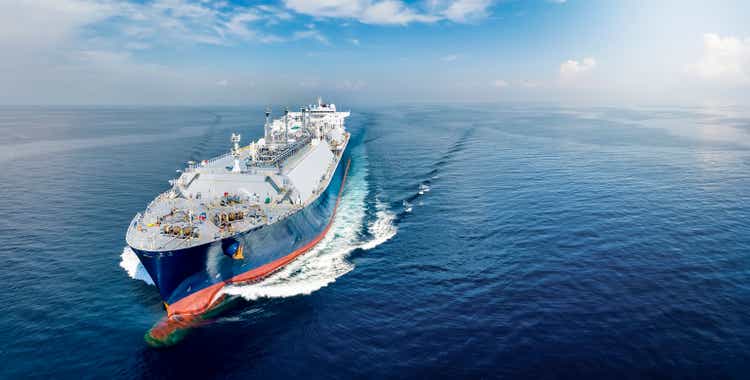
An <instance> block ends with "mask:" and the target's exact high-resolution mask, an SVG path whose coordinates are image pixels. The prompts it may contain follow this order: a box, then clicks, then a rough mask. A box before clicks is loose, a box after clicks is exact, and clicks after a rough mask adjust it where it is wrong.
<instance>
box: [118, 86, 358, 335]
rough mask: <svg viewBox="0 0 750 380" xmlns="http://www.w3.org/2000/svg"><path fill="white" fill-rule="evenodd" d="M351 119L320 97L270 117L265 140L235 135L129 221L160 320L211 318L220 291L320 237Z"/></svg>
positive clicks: (345, 164)
mask: <svg viewBox="0 0 750 380" xmlns="http://www.w3.org/2000/svg"><path fill="white" fill-rule="evenodd" d="M348 116H349V112H339V111H337V110H336V106H335V105H334V104H325V103H323V102H322V101H321V100H320V99H318V102H317V104H314V105H309V106H306V107H301V108H300V110H299V112H289V111H288V110H286V111H285V112H284V115H283V116H282V117H281V118H278V119H275V120H271V119H270V111H266V122H265V125H264V135H263V138H260V139H258V140H257V141H254V142H252V143H250V144H248V145H245V146H242V145H241V144H240V141H241V137H240V135H239V134H232V136H231V150H230V151H229V152H228V153H226V154H224V155H221V156H219V157H215V158H212V159H208V160H203V161H201V162H192V161H191V162H188V166H187V167H186V168H185V169H184V170H182V171H181V174H180V176H179V177H178V178H176V179H174V180H171V181H170V184H171V188H170V189H169V190H168V191H166V192H164V193H162V194H159V195H158V196H157V197H156V198H155V199H154V200H153V201H152V202H151V203H150V204H149V205H148V207H146V210H145V211H143V212H142V213H138V214H137V215H136V216H135V217H134V218H133V221H132V222H131V223H130V226H129V228H128V231H127V235H126V241H127V244H128V245H129V246H130V247H131V248H132V250H133V251H134V252H135V253H136V255H137V256H138V259H139V260H140V262H141V263H142V264H143V266H144V267H145V269H146V270H147V271H148V273H149V275H150V276H151V279H152V280H153V281H154V284H155V285H156V287H157V288H158V289H159V295H160V296H161V298H162V300H163V301H164V305H165V307H166V310H167V318H166V319H165V321H164V323H169V322H170V321H172V322H174V321H178V322H179V321H186V320H191V319H194V318H195V317H196V316H200V315H201V314H203V313H206V312H207V311H210V310H211V309H212V308H215V307H216V306H217V305H218V304H220V303H221V302H220V301H221V299H222V297H223V296H222V295H221V294H222V292H221V290H222V288H223V287H224V286H226V285H229V284H238V283H248V282H254V281H258V280H260V279H263V278H264V277H266V276H268V275H269V274H271V273H272V272H274V271H276V270H278V269H280V268H281V267H283V266H284V265H286V264H288V263H290V262H291V261H293V260H294V259H295V258H297V257H298V256H300V255H302V254H303V253H305V252H306V251H308V250H310V249H311V248H312V247H314V246H315V245H316V244H317V243H318V242H319V241H320V240H321V239H322V238H323V236H324V235H325V234H326V232H327V231H328V229H329V227H330V225H331V223H332V221H333V217H334V215H335V213H336V207H337V205H338V202H339V199H340V196H341V192H342V190H343V186H344V182H345V180H346V175H347V172H348V168H349V158H348V154H347V149H346V148H347V145H348V142H349V136H350V135H349V133H348V132H347V131H346V128H345V127H344V119H345V118H346V117H348ZM157 327H158V325H157ZM162 327H163V326H162ZM155 329H156V327H155ZM162 330H164V329H162ZM167 330H169V329H167ZM153 331H154V330H152V334H151V335H152V338H153V335H154V334H153ZM156 335H158V334H156ZM162 335H163V334H162ZM162 338H163V337H162Z"/></svg>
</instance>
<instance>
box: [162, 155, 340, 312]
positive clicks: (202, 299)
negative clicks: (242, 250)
mask: <svg viewBox="0 0 750 380" xmlns="http://www.w3.org/2000/svg"><path fill="white" fill-rule="evenodd" d="M350 163H351V159H349V160H348V161H347V162H346V169H344V178H342V179H341V188H340V189H339V193H338V195H337V196H336V205H335V206H334V207H333V213H332V215H331V219H330V220H329V221H328V224H327V225H326V228H325V229H323V232H321V233H320V234H319V235H318V236H316V237H315V238H314V239H313V240H311V241H310V242H308V243H307V244H305V245H304V246H303V247H300V248H298V249H297V250H295V251H294V252H292V253H290V254H288V255H286V256H284V257H282V258H280V259H277V260H274V261H272V262H270V263H268V264H265V265H262V266H260V267H258V268H255V269H252V270H249V271H247V272H245V273H241V274H238V275H236V276H234V277H232V278H230V279H228V280H225V281H223V282H219V283H216V284H214V285H211V286H209V287H206V288H204V289H201V290H199V291H197V292H195V293H193V294H191V295H189V296H187V297H185V298H182V299H180V300H179V301H177V302H175V303H173V304H172V305H169V307H167V315H168V316H170V317H171V316H174V315H180V316H183V315H200V314H203V313H205V312H206V311H208V310H209V309H211V307H212V306H213V305H214V304H215V303H217V302H218V301H220V299H216V300H214V297H216V295H217V294H218V293H219V291H220V290H221V289H222V288H223V287H224V286H226V285H231V284H241V283H246V282H253V281H258V280H261V279H263V278H264V277H266V276H268V275H269V274H271V273H273V272H274V271H276V270H278V269H279V268H281V267H283V266H285V265H287V264H289V263H290V262H292V261H294V259H296V258H297V257H299V256H300V255H302V254H304V253H305V252H307V251H309V250H310V249H312V248H313V247H315V245H317V244H318V243H319V242H320V241H321V240H323V238H324V237H325V235H326V234H327V233H328V230H330V229H331V225H333V219H334V218H335V217H336V210H337V209H338V207H339V201H341V195H342V194H343V192H344V184H345V183H346V176H347V174H349V164H350Z"/></svg>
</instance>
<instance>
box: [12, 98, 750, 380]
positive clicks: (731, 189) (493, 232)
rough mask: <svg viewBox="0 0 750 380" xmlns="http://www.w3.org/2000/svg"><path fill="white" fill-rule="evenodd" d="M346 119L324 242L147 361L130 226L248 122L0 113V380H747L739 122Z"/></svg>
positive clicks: (503, 112)
mask: <svg viewBox="0 0 750 380" xmlns="http://www.w3.org/2000/svg"><path fill="white" fill-rule="evenodd" d="M353 110H354V111H355V112H353V114H352V117H351V119H350V120H349V122H348V125H349V128H350V130H351V131H352V133H353V135H354V136H355V137H356V139H355V140H354V141H356V144H354V145H353V146H352V147H351V149H352V154H353V162H352V169H351V175H350V179H349V181H348V183H347V187H346V191H345V193H344V198H343V202H342V204H341V208H340V210H339V213H338V215H337V218H336V220H335V222H334V226H333V228H332V230H331V233H330V234H329V236H327V237H326V239H325V240H324V241H323V242H322V244H321V245H320V246H319V247H318V248H316V249H315V250H313V251H312V252H310V253H308V254H306V255H304V256H303V257H302V258H301V259H300V260H298V261H296V262H295V263H293V264H292V265H290V266H289V267H287V268H285V269H284V270H282V271H280V272H278V273H276V274H274V275H273V276H271V277H270V278H268V279H266V280H265V281H263V282H261V283H258V284H253V285H247V286H233V287H230V288H229V289H227V290H226V292H227V293H230V294H233V295H237V296H240V297H242V298H243V301H241V302H240V303H239V304H238V305H237V306H236V307H235V308H233V309H231V310H228V311H227V312H226V313H224V314H223V315H220V316H219V317H217V318H216V319H215V320H213V321H210V322H208V323H206V324H204V325H202V326H200V327H197V328H195V329H194V331H192V332H191V333H190V335H188V337H187V338H186V339H185V340H184V341H183V342H181V343H180V344H179V345H177V346H175V347H172V348H170V349H166V350H157V349H152V348H150V347H148V346H147V345H146V344H145V343H144V341H143V333H144V332H145V331H147V330H148V329H149V328H150V327H151V325H152V324H153V323H154V322H155V321H157V320H158V319H159V318H160V317H162V316H163V313H164V311H163V308H162V306H161V302H160V300H159V298H158V295H157V292H156V290H155V288H154V287H153V285H151V284H150V283H149V280H150V279H149V278H148V274H147V273H145V271H143V270H142V268H140V267H139V265H138V262H137V259H136V258H135V257H134V256H133V255H132V252H130V251H129V249H127V248H123V246H124V234H125V230H126V228H127V226H128V223H129V222H130V219H131V218H132V217H133V215H134V214H135V213H136V212H138V211H139V210H141V209H142V208H143V207H144V206H145V205H146V204H147V203H148V202H149V201H150V200H151V199H152V198H153V197H154V196H155V195H156V194H158V193H159V192H161V191H164V190H165V189H166V188H167V187H168V184H167V180H168V179H170V178H173V177H174V176H175V175H176V173H175V169H178V168H181V167H182V166H183V165H184V162H185V161H187V160H191V159H192V160H195V159H202V158H207V157H210V156H214V155H217V154H220V153H222V152H224V151H225V150H226V149H227V148H228V146H229V144H228V142H229V135H230V134H231V133H232V132H234V131H238V132H240V133H242V136H243V137H244V138H245V139H246V140H247V138H249V137H251V136H253V137H256V136H258V135H260V134H261V133H262V117H263V113H262V108H260V107H249V108H239V107H194V108H187V107H3V108H0V162H2V163H4V165H3V170H2V171H0V191H2V194H3V197H4V201H3V205H4V206H5V210H4V211H5V212H4V215H3V218H0V237H1V238H2V241H3V246H2V248H0V255H2V258H3V260H4V263H3V264H4V265H2V266H0V285H2V288H3V289H4V291H3V292H0V326H2V329H0V343H2V346H0V362H1V363H3V365H2V366H0V378H50V377H52V378H101V377H114V378H163V377H185V378H260V377H263V378H290V377H302V376H304V377H305V378H321V379H323V378H324V379H331V378H342V379H349V378H384V377H387V378H394V377H398V378H428V377H429V378H456V377H460V378H465V377H472V378H473V377H477V378H519V377H528V378H577V379H580V378H664V377H671V378H735V379H742V378H746V374H747V373H748V371H750V364H749V363H750V312H749V311H750V286H749V285H748V278H749V277H750V218H749V217H750V115H748V114H747V113H746V112H744V110H742V109H737V108H729V107H722V108H684V107H672V108H666V107H662V108H568V107H554V106H540V105H476V106H472V105H419V106H398V107H393V106H388V107H383V108H376V107H368V108H359V107H353Z"/></svg>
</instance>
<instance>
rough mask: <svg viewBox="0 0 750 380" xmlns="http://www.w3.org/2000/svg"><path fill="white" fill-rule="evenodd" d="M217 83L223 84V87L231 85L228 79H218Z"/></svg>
mask: <svg viewBox="0 0 750 380" xmlns="http://www.w3.org/2000/svg"><path fill="white" fill-rule="evenodd" d="M216 85H217V86H221V87H226V86H229V81H228V80H226V79H222V80H220V81H217V82H216Z"/></svg>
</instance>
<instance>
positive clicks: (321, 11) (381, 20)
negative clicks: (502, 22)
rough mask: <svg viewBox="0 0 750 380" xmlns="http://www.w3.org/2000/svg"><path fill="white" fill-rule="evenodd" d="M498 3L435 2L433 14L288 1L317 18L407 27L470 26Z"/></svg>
mask: <svg viewBox="0 0 750 380" xmlns="http://www.w3.org/2000/svg"><path fill="white" fill-rule="evenodd" d="M493 2H494V0H453V1H442V0H436V1H432V2H431V3H432V6H431V7H430V9H429V10H425V9H420V8H418V7H416V6H412V5H408V4H407V3H406V2H404V1H401V0H284V4H285V5H286V7H287V8H289V9H291V10H293V11H295V12H297V13H300V14H305V15H309V16H313V17H321V18H349V19H355V20H358V21H360V22H362V23H365V24H378V25H406V24H410V23H414V22H421V23H433V22H437V21H440V20H449V21H453V22H468V21H470V20H475V19H479V18H482V17H485V16H487V13H488V9H489V7H490V6H491V5H492V4H493Z"/></svg>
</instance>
